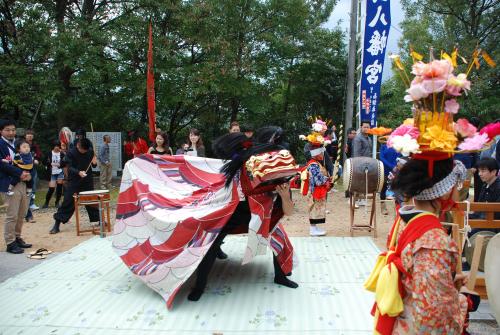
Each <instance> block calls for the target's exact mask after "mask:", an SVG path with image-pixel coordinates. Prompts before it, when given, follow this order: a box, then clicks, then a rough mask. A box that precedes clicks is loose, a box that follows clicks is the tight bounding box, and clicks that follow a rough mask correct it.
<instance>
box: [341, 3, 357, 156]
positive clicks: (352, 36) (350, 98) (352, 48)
mask: <svg viewBox="0 0 500 335" xmlns="http://www.w3.org/2000/svg"><path fill="white" fill-rule="evenodd" d="M357 18H358V0H351V23H350V29H349V30H350V33H349V58H348V60H347V94H346V102H345V119H344V120H345V128H344V131H345V132H346V133H345V134H344V143H343V146H344V147H345V145H346V144H347V135H348V134H347V131H348V130H349V128H352V115H353V110H354V82H355V81H354V80H355V78H354V70H355V67H356V30H357V28H356V21H357ZM346 159H347V157H346V152H345V151H344V162H345V161H346Z"/></svg>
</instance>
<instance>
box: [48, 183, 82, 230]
mask: <svg viewBox="0 0 500 335" xmlns="http://www.w3.org/2000/svg"><path fill="white" fill-rule="evenodd" d="M75 186H76V185H71V182H70V184H69V186H68V187H65V189H64V198H63V202H62V204H61V206H59V208H58V209H57V212H56V213H55V214H54V219H55V220H58V221H60V222H62V223H66V222H68V221H69V219H70V218H71V216H72V215H73V213H74V212H75V200H74V199H73V194H74V193H75V192H78V188H77V187H75Z"/></svg>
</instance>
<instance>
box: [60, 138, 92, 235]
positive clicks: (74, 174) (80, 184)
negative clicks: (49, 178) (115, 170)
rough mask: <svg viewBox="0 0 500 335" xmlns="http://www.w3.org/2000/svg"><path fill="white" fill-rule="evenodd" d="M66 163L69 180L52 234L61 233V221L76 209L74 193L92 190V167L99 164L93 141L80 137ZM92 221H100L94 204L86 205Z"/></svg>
mask: <svg viewBox="0 0 500 335" xmlns="http://www.w3.org/2000/svg"><path fill="white" fill-rule="evenodd" d="M63 163H64V165H65V166H66V167H67V168H68V177H67V178H68V181H67V183H66V185H65V187H64V199H63V202H62V204H61V206H60V207H59V208H58V209H57V212H56V213H55V214H54V220H55V223H54V226H53V227H52V229H51V230H50V234H57V233H59V225H60V224H61V222H62V223H63V224H65V223H66V222H68V221H69V219H70V218H71V216H72V215H73V213H74V211H75V203H74V200H73V195H74V194H75V193H80V192H83V191H92V190H93V189H94V181H93V179H92V168H91V167H96V166H97V159H96V157H95V156H94V151H93V150H92V142H90V140H89V139H87V138H80V139H78V141H77V142H76V146H75V147H73V148H72V149H70V150H69V152H68V153H67V154H66V156H65V157H64V162H63ZM85 208H86V209H87V213H88V215H89V219H90V222H98V221H99V210H98V209H97V208H96V207H93V206H85Z"/></svg>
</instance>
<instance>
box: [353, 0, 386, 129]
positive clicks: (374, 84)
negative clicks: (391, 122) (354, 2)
mask: <svg viewBox="0 0 500 335" xmlns="http://www.w3.org/2000/svg"><path fill="white" fill-rule="evenodd" d="M390 27H391V4H390V1H389V0H366V22H365V34H364V43H363V58H362V59H363V62H362V72H361V84H360V88H359V104H360V106H359V107H360V108H359V111H360V113H359V116H360V121H361V120H362V121H365V120H366V121H370V126H371V127H375V126H376V125H377V111H378V103H379V100H380V98H379V97H380V85H381V84H382V71H383V69H384V58H385V49H386V47H387V38H388V37H389V29H390Z"/></svg>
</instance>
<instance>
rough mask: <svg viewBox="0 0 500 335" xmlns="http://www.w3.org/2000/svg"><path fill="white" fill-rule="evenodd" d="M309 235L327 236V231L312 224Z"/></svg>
mask: <svg viewBox="0 0 500 335" xmlns="http://www.w3.org/2000/svg"><path fill="white" fill-rule="evenodd" d="M309 235H311V236H325V235H326V232H325V231H324V230H323V229H320V228H318V227H316V226H311V228H310V229H309Z"/></svg>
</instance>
